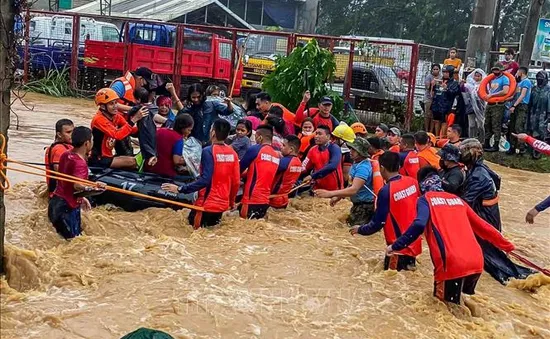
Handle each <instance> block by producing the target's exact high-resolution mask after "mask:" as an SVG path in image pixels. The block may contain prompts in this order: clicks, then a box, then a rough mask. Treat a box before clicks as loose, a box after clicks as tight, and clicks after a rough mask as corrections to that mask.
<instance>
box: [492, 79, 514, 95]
mask: <svg viewBox="0 0 550 339" xmlns="http://www.w3.org/2000/svg"><path fill="white" fill-rule="evenodd" d="M504 86H510V80H509V79H508V78H507V77H506V76H505V75H501V76H499V77H498V78H496V79H493V81H491V84H490V86H489V94H495V93H498V92H500V91H502V89H503V88H504Z"/></svg>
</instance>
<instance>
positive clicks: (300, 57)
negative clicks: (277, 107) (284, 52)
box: [262, 39, 344, 113]
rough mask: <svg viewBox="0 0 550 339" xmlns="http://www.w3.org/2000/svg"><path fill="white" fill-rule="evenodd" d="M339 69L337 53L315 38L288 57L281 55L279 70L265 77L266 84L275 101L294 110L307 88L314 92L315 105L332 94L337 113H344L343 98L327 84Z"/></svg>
mask: <svg viewBox="0 0 550 339" xmlns="http://www.w3.org/2000/svg"><path fill="white" fill-rule="evenodd" d="M335 70H336V62H335V61H334V55H333V54H332V53H331V52H330V51H329V50H328V49H325V48H321V47H319V45H318V44H317V41H316V40H315V39H313V40H311V41H309V42H308V43H307V44H306V45H305V46H303V47H296V48H295V49H294V50H293V51H292V53H290V54H289V55H288V56H280V57H277V59H276V60H275V70H274V71H273V72H272V73H270V74H268V75H267V76H266V77H265V78H264V80H263V83H262V87H263V89H264V90H265V91H266V92H268V93H269V94H270V95H271V97H272V99H273V101H274V102H278V103H280V104H282V105H284V106H285V107H288V108H289V109H290V110H295V109H296V108H297V107H298V106H299V105H300V102H301V100H302V94H303V93H304V92H305V91H306V90H309V91H310V92H311V97H312V99H311V101H310V103H311V104H312V105H315V104H316V103H317V102H318V101H319V99H321V97H323V96H325V95H328V96H331V97H332V99H333V101H334V107H333V112H335V113H340V112H341V111H342V110H343V106H344V102H343V100H342V98H341V97H340V95H338V93H336V92H333V91H331V90H330V89H329V88H327V86H326V82H327V80H329V79H330V78H331V77H332V75H333V74H334V71H335Z"/></svg>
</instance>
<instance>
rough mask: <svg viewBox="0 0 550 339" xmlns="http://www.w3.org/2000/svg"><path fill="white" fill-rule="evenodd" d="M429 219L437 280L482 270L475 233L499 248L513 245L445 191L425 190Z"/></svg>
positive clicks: (428, 233) (509, 249) (429, 234)
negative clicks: (426, 191)
mask: <svg viewBox="0 0 550 339" xmlns="http://www.w3.org/2000/svg"><path fill="white" fill-rule="evenodd" d="M425 198H426V200H427V202H428V206H429V209H430V221H429V222H428V225H427V226H426V229H425V237H426V242H427V243H428V247H429V248H430V256H431V258H432V262H433V265H434V278H435V280H436V281H443V280H451V279H457V278H461V277H465V276H468V275H471V274H477V273H481V272H482V271H483V252H482V251H481V247H480V246H479V243H478V242H477V240H476V235H477V236H478V237H480V238H482V239H485V240H487V241H489V242H490V243H492V244H493V245H495V246H496V247H498V248H499V249H501V250H507V251H511V250H513V249H514V245H513V244H511V243H510V242H509V241H508V240H506V239H504V237H502V235H501V234H500V233H499V232H498V231H497V230H496V228H494V227H493V226H491V225H490V224H488V223H487V222H486V221H485V220H483V219H481V218H480V217H479V216H478V215H477V214H476V213H475V212H474V211H473V210H472V208H471V207H470V206H468V204H466V202H464V201H463V200H462V199H460V198H459V197H457V196H456V195H453V194H450V193H446V192H428V193H426V194H425Z"/></svg>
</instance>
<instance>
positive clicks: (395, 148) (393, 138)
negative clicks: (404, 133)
mask: <svg viewBox="0 0 550 339" xmlns="http://www.w3.org/2000/svg"><path fill="white" fill-rule="evenodd" d="M387 139H388V142H389V144H390V148H389V149H388V151H390V152H395V153H399V152H400V151H401V147H400V141H401V131H400V130H399V128H397V127H392V128H390V130H389V131H388V137H387Z"/></svg>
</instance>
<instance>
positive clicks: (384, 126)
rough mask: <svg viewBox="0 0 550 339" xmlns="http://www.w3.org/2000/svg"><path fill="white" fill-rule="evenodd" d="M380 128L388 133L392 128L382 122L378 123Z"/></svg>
mask: <svg viewBox="0 0 550 339" xmlns="http://www.w3.org/2000/svg"><path fill="white" fill-rule="evenodd" d="M378 128H380V129H381V130H382V131H384V133H388V131H389V130H390V128H389V127H388V125H386V124H384V123H382V124H380V125H378Z"/></svg>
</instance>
